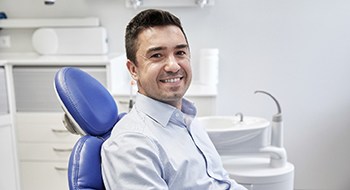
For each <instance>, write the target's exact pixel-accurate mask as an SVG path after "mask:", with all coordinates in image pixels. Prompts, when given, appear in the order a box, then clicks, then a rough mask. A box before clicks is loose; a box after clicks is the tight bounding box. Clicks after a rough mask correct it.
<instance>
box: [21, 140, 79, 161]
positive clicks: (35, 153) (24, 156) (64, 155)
mask: <svg viewBox="0 0 350 190" xmlns="http://www.w3.org/2000/svg"><path fill="white" fill-rule="evenodd" d="M73 146H74V145H73V143H72V144H70V143H60V144H53V143H45V144H42V143H20V144H19V157H20V160H21V161H23V160H25V161H68V160H69V156H70V153H71V152H72V149H73Z"/></svg>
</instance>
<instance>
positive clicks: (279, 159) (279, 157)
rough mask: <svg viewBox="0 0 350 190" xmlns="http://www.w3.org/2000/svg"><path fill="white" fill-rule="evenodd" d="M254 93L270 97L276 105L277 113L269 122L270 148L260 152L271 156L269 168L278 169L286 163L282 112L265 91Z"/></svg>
mask: <svg viewBox="0 0 350 190" xmlns="http://www.w3.org/2000/svg"><path fill="white" fill-rule="evenodd" d="M256 93H262V94H266V95H268V96H270V97H271V98H272V99H273V100H274V101H275V103H276V105H277V110H278V112H277V113H276V114H275V115H273V116H272V122H271V146H268V147H264V148H262V149H261V150H260V151H261V152H263V153H269V154H270V156H271V160H270V165H271V167H274V168H278V167H283V166H284V165H285V164H286V163H287V152H286V150H285V148H284V147H283V122H282V110H281V106H280V104H279V103H278V101H277V99H276V98H275V97H274V96H272V95H271V94H270V93H268V92H265V91H261V90H258V91H255V94H256Z"/></svg>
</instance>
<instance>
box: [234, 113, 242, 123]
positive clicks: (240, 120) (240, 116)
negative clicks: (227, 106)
mask: <svg viewBox="0 0 350 190" xmlns="http://www.w3.org/2000/svg"><path fill="white" fill-rule="evenodd" d="M235 116H239V122H243V113H242V112H238V113H236V114H235Z"/></svg>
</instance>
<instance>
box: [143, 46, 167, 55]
mask: <svg viewBox="0 0 350 190" xmlns="http://www.w3.org/2000/svg"><path fill="white" fill-rule="evenodd" d="M164 49H166V48H165V47H161V46H159V47H151V48H149V49H148V50H147V52H146V54H149V53H152V52H155V51H160V50H164Z"/></svg>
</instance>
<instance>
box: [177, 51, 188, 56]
mask: <svg viewBox="0 0 350 190" xmlns="http://www.w3.org/2000/svg"><path fill="white" fill-rule="evenodd" d="M176 54H177V55H186V52H185V51H178V52H177V53H176Z"/></svg>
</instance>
